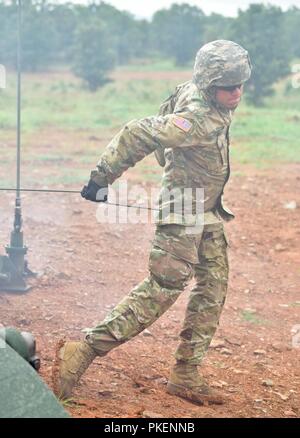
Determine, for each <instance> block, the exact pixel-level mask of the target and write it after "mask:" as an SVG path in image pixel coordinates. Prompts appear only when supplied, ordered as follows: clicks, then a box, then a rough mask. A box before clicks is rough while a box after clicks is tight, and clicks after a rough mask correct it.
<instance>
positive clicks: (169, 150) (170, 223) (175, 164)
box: [80, 41, 251, 372]
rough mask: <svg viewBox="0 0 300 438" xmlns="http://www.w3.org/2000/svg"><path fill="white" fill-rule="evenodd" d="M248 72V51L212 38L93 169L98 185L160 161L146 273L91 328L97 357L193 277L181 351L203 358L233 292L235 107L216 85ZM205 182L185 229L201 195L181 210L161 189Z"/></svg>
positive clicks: (144, 323)
mask: <svg viewBox="0 0 300 438" xmlns="http://www.w3.org/2000/svg"><path fill="white" fill-rule="evenodd" d="M232 50H233V52H234V54H233V56H232V57H231V58H230V56H229V55H230V51H232ZM228 60H229V61H230V60H231V62H229V61H228ZM250 70H251V67H250V62H249V58H248V55H247V52H246V51H245V50H244V49H242V48H241V47H240V46H238V45H237V44H235V43H233V42H228V41H216V42H213V43H210V44H208V45H206V46H204V47H203V48H202V49H200V51H199V52H198V54H197V57H196V62H195V70H194V77H193V80H192V81H190V82H187V83H185V84H182V85H179V86H178V87H177V89H176V91H175V93H174V94H173V95H172V96H171V97H170V98H169V99H167V100H166V101H165V102H164V103H163V104H162V106H161V108H160V113H159V115H158V116H153V117H147V118H145V119H142V120H135V121H132V122H130V123H128V124H127V125H126V126H125V127H124V128H123V129H122V130H121V131H120V133H119V134H118V135H117V136H116V137H115V138H114V139H113V140H112V141H111V143H110V144H109V145H108V147H107V148H106V150H105V152H104V153H103V154H102V156H101V158H100V161H99V163H98V165H97V169H96V170H95V171H93V172H92V174H91V178H92V180H93V181H94V182H96V183H97V184H98V185H99V186H102V185H105V184H106V183H109V184H112V183H113V182H114V181H115V180H116V179H117V178H118V177H120V176H121V175H122V174H123V172H124V171H126V170H127V169H128V168H129V167H130V166H134V165H135V164H136V163H137V162H138V161H140V160H142V159H143V158H144V157H145V156H147V155H149V154H150V153H152V152H155V153H156V156H157V158H158V161H159V162H160V164H161V165H163V166H164V175H163V181H162V191H161V194H160V203H159V205H160V214H159V217H158V218H157V228H156V233H155V237H154V240H153V245H152V249H151V252H150V257H149V276H148V277H147V278H146V279H145V280H144V281H142V282H141V283H140V284H139V285H138V286H136V287H135V288H134V289H133V290H132V291H131V292H130V294H129V295H127V296H126V297H125V298H124V299H123V300H122V301H121V302H120V303H119V304H118V305H117V306H116V307H115V308H114V309H113V310H112V311H111V312H110V313H109V314H108V315H107V317H106V318H105V319H104V321H102V322H101V323H100V324H99V325H98V326H96V327H94V328H92V329H89V332H88V335H87V337H86V342H87V344H88V345H89V346H91V347H92V349H93V351H94V352H95V354H97V355H101V356H102V355H105V354H106V353H107V352H108V351H110V350H111V349H113V348H114V347H116V346H118V345H120V344H122V343H124V342H126V341H128V340H129V339H131V338H133V337H134V336H136V335H137V334H138V333H140V332H141V331H143V330H144V329H145V328H146V327H148V326H150V325H151V324H152V323H153V322H154V321H155V320H156V319H157V318H159V317H160V316H161V315H162V314H163V313H164V312H165V311H166V310H167V309H168V308H169V307H170V306H171V305H172V304H173V303H174V302H175V301H176V299H177V298H178V296H179V295H180V293H181V292H182V291H183V290H184V288H185V286H186V285H187V283H188V282H189V280H191V279H192V278H193V277H194V278H195V286H194V287H193V289H192V291H191V294H190V297H189V301H188V305H187V310H186V316H185V320H184V323H183V328H182V331H181V334H180V338H181V342H180V344H179V346H178V348H177V351H176V354H175V357H176V359H177V362H179V363H186V364H189V365H193V366H194V365H198V364H200V362H201V360H202V359H203V357H204V355H205V352H206V351H207V349H208V347H209V344H210V342H211V339H212V337H213V335H214V332H215V330H216V328H217V324H218V321H219V317H220V314H221V311H222V307H223V304H224V301H225V296H226V290H227V279H228V261H227V242H226V238H225V235H224V230H223V223H222V219H224V220H230V219H231V218H233V217H234V216H233V215H232V213H231V212H230V211H229V210H228V209H226V208H225V206H224V205H223V202H222V195H223V190H224V186H225V184H226V182H227V181H228V179H229V174H230V167H229V126H230V123H231V119H232V111H230V110H229V109H227V108H225V107H222V106H220V105H219V104H218V103H217V102H216V100H215V92H214V90H213V87H214V86H215V85H219V86H220V85H226V86H227V85H237V84H240V83H243V82H245V81H246V80H247V79H248V78H249V76H250ZM227 72H228V74H227ZM229 73H230V74H229ZM222 78H225V79H224V81H225V83H224V82H223V83H222ZM199 187H201V188H204V196H205V199H204V224H202V226H201V227H200V228H199V227H198V228H197V231H196V232H195V231H193V232H192V233H189V232H187V231H188V230H190V229H191V228H192V227H194V226H195V225H196V217H197V216H196V215H195V214H194V213H195V211H194V208H195V207H196V198H195V197H194V192H195V191H194V190H192V211H190V213H189V214H185V215H184V216H182V215H178V214H177V213H176V208H175V205H176V202H177V201H178V202H180V200H178V199H176V197H175V198H169V199H167V200H166V199H165V198H164V196H163V194H164V191H165V190H166V189H168V190H175V191H176V193H178V194H179V195H180V196H182V193H183V190H184V189H185V188H191V189H196V188H199ZM84 348H86V347H84ZM80 372H83V371H82V370H81V371H80Z"/></svg>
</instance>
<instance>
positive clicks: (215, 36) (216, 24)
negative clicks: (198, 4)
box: [204, 13, 234, 43]
mask: <svg viewBox="0 0 300 438" xmlns="http://www.w3.org/2000/svg"><path fill="white" fill-rule="evenodd" d="M233 21H234V18H231V17H224V16H223V15H220V14H215V13H213V14H211V15H209V16H208V17H205V31H204V42H205V43H208V42H210V41H214V40H221V39H223V40H227V39H228V35H229V31H230V28H231V25H232V22H233Z"/></svg>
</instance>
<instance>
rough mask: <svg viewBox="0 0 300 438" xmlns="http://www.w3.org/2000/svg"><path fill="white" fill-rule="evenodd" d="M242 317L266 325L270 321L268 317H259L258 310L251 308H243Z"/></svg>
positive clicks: (253, 322)
mask: <svg viewBox="0 0 300 438" xmlns="http://www.w3.org/2000/svg"><path fill="white" fill-rule="evenodd" d="M241 319H242V320H243V321H247V322H249V323H250V324H255V325H266V324H267V323H268V321H267V320H266V319H263V318H261V317H259V316H258V315H257V313H256V312H251V311H250V310H243V311H242V312H241Z"/></svg>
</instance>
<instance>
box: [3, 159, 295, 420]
mask: <svg viewBox="0 0 300 438" xmlns="http://www.w3.org/2000/svg"><path fill="white" fill-rule="evenodd" d="M236 170H238V171H239V172H236V174H235V175H233V176H232V178H231V181H230V183H229V184H228V188H227V190H226V199H227V203H228V204H229V206H230V207H232V210H234V212H235V213H236V219H235V220H234V221H233V222H231V223H230V224H228V226H227V227H226V229H227V234H228V236H229V240H230V249H229V257H230V265H231V271H230V284H229V291H228V297H227V301H226V304H225V309H224V312H223V314H222V318H221V321H220V326H219V328H218V331H217V334H216V336H215V338H214V340H213V343H212V345H211V348H210V349H209V352H208V354H207V356H206V359H205V361H204V363H203V366H202V368H201V372H202V373H203V375H204V376H205V377H206V378H207V380H208V381H209V382H210V383H211V385H212V386H214V387H216V388H218V389H219V390H220V391H222V392H223V394H224V395H225V398H226V400H227V401H226V403H225V404H224V405H222V406H214V407H211V406H210V407H208V406H197V405H195V404H192V403H189V402H187V401H184V400H181V399H178V398H176V397H173V396H170V395H168V394H167V393H166V391H165V387H166V382H167V378H168V373H169V369H170V366H171V365H172V363H173V360H174V359H173V356H172V353H173V352H174V350H175V348H176V345H177V343H178V334H179V331H180V327H181V322H182V320H183V317H184V312H185V304H186V300H187V294H188V290H187V291H186V292H185V293H183V294H182V296H181V297H180V298H179V300H178V301H177V302H176V303H175V305H174V306H173V307H172V308H171V309H170V310H169V311H168V312H167V313H166V314H165V315H164V316H163V317H162V318H161V319H159V320H158V321H157V322H156V323H155V324H154V325H153V326H151V327H150V328H149V330H148V331H146V332H145V333H143V334H141V335H139V336H137V337H136V338H135V339H134V340H132V341H130V342H129V343H127V344H125V345H123V346H121V347H120V348H118V349H117V350H114V351H113V352H111V353H110V354H109V355H108V356H107V357H106V358H103V359H96V361H95V362H94V364H93V365H92V366H91V367H90V369H89V370H88V372H87V373H86V375H85V377H84V378H83V379H82V381H81V384H80V385H79V386H78V388H77V389H76V391H75V397H74V401H73V403H70V404H67V405H66V409H67V410H68V411H69V412H70V413H71V415H72V416H74V417H92V418H94V417H97V418H106V417H113V418H118V417H150V418H154V417H157V418H159V417H163V418H183V417H184V418H198V417H201V418H202V417H299V416H300V397H299V387H300V366H299V359H300V295H299V284H300V282H299V280H300V252H299V240H300V231H299V216H300V213H299V212H300V209H299V205H300V197H299V182H300V177H299V175H300V165H296V164H290V165H281V166H278V167H277V168H274V169H272V170H267V171H263V170H253V169H248V168H241V169H236ZM292 201H296V204H297V208H293V207H295V205H293V202H292ZM13 203H14V195H13V194H6V193H5V194H2V195H1V197H0V242H1V246H2V247H3V246H4V245H5V244H6V243H8V240H9V232H10V230H11V226H12V218H13ZM22 205H23V216H24V232H25V239H26V243H27V244H28V246H29V247H30V251H29V254H28V260H29V263H30V267H31V268H32V269H33V270H35V271H38V272H40V273H42V272H43V274H41V275H40V277H39V278H38V279H37V280H36V281H35V287H34V288H33V289H32V290H31V291H30V292H29V293H27V294H26V295H8V294H5V293H0V321H1V323H2V324H3V325H9V326H15V327H18V328H20V329H22V330H29V331H32V332H33V333H34V334H35V335H36V337H37V342H38V349H39V351H40V355H41V357H42V368H41V371H40V374H41V377H42V378H43V379H44V380H45V381H46V382H47V383H48V384H49V385H50V386H51V377H50V376H51V366H52V363H53V359H54V350H55V345H56V343H57V341H58V340H59V338H61V337H62V336H66V337H68V338H72V339H78V338H79V337H81V336H82V329H83V328H85V327H91V326H93V325H94V324H96V323H97V322H98V321H100V320H101V319H102V318H103V317H104V316H105V314H106V313H107V311H109V310H110V309H111V308H112V307H113V306H114V305H115V304H116V303H117V302H118V301H119V300H120V299H121V298H122V297H123V296H124V295H125V294H126V293H127V292H129V290H130V289H131V288H132V287H133V286H134V285H136V284H137V283H138V282H139V281H141V280H142V279H143V278H144V277H145V276H146V275H147V259H148V252H149V248H150V244H151V239H152V236H153V232H154V227H153V225H151V224H148V225H143V224H138V225H134V224H117V225H114V224H99V223H97V221H96V218H95V211H96V206H95V205H93V204H91V203H88V202H86V201H84V200H81V198H80V197H79V196H76V195H60V196H56V195H50V194H49V195H48V194H34V195H33V194H26V195H24V197H23V204H22ZM1 253H2V254H4V248H3V249H2V250H1ZM297 330H298V334H297ZM297 345H298V348H297Z"/></svg>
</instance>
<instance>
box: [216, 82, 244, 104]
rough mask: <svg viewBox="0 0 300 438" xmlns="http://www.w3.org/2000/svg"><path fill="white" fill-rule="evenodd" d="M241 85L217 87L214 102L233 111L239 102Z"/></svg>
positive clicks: (241, 92) (241, 91)
mask: <svg viewBox="0 0 300 438" xmlns="http://www.w3.org/2000/svg"><path fill="white" fill-rule="evenodd" d="M242 94H243V85H235V86H232V87H217V89H216V101H217V102H218V103H219V104H221V105H223V106H225V108H228V109H235V108H236V107H237V106H238V104H239V103H240V101H241V98H242Z"/></svg>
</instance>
